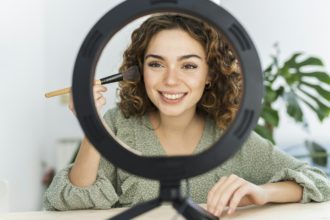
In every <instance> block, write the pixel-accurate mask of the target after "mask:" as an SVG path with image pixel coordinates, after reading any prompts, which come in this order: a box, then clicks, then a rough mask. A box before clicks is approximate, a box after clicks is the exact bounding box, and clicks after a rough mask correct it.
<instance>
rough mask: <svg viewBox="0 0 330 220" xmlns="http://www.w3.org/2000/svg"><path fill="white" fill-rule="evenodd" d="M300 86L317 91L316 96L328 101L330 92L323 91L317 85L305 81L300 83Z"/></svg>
mask: <svg viewBox="0 0 330 220" xmlns="http://www.w3.org/2000/svg"><path fill="white" fill-rule="evenodd" d="M301 84H303V85H305V86H308V87H310V88H313V89H314V90H316V91H317V93H318V94H320V95H321V96H322V97H323V98H325V99H326V100H327V101H330V91H328V90H325V89H323V88H322V87H321V86H319V85H315V84H311V83H308V82H305V81H301Z"/></svg>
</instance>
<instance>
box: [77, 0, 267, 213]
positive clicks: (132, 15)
mask: <svg viewBox="0 0 330 220" xmlns="http://www.w3.org/2000/svg"><path fill="white" fill-rule="evenodd" d="M168 11H169V12H177V13H184V14H189V15H192V16H195V17H199V18H201V19H202V20H205V21H206V22H209V23H211V24H213V26H214V27H216V28H218V30H220V31H221V32H222V33H223V34H224V35H225V36H226V38H227V39H228V40H229V42H230V43H231V44H232V46H233V47H234V50H235V52H236V54H237V56H238V59H239V61H240V64H241V70H242V73H243V80H244V84H243V85H244V86H243V87H244V91H243V97H242V100H241V105H240V109H239V111H238V114H237V115H236V117H235V119H234V121H233V122H232V123H231V125H230V126H229V128H228V129H227V130H226V132H225V133H224V134H223V136H222V137H221V138H220V139H219V140H218V141H217V142H216V143H215V144H214V146H212V147H209V148H208V149H207V150H205V151H204V152H202V153H200V154H197V155H192V156H175V157H163V156H159V157H145V156H138V155H136V154H134V153H132V152H131V151H129V150H127V149H125V148H124V147H122V146H121V145H120V144H119V143H118V142H117V141H116V140H115V139H114V138H113V137H112V136H111V135H110V134H109V132H108V130H107V129H106V128H105V127H104V125H103V123H102V121H101V119H100V118H99V116H98V113H97V110H96V107H95V104H94V99H93V92H92V91H93V90H92V87H93V83H92V82H93V80H94V74H95V73H94V72H95V68H96V64H97V61H98V59H99V57H100V54H101V52H102V50H103V49H104V47H105V46H106V44H107V43H108V42H109V40H110V39H111V38H112V37H113V36H114V35H115V34H116V33H117V32H118V31H119V30H120V29H121V28H122V27H124V26H125V25H127V24H128V23H130V22H131V21H133V20H135V19H137V18H139V17H142V16H144V15H148V14H151V13H156V12H168ZM262 75H263V72H262V68H261V64H260V61H259V57H258V54H257V52H256V49H255V46H254V45H253V43H252V40H251V39H250V37H249V35H248V34H247V33H246V31H245V30H244V28H243V27H242V25H241V24H240V23H239V22H238V21H237V20H236V19H235V18H234V17H233V16H232V15H230V14H229V13H228V12H227V11H225V10H224V9H223V8H221V7H220V6H218V5H216V4H215V3H213V2H210V1H205V0H138V1H137V0H127V1H124V2H123V3H121V4H119V5H118V6H116V7H115V8H113V9H111V10H110V11H109V12H108V13H106V14H105V15H104V16H103V17H102V18H101V19H100V20H99V21H98V22H97V23H96V24H95V25H94V27H93V28H92V29H91V30H90V32H89V33H88V35H87V37H86V38H85V40H84V42H83V44H82V46H81V48H80V50H79V53H78V56H77V59H76V63H75V67H74V73H73V84H72V90H73V91H72V92H73V100H74V105H75V109H76V111H77V117H78V120H79V122H80V125H81V127H82V128H83V130H84V132H85V134H86V136H87V137H88V139H89V140H90V142H91V143H92V144H93V145H94V146H95V147H96V148H97V150H98V151H99V152H100V153H101V154H102V155H103V156H104V157H105V158H106V159H108V160H110V161H111V162H112V163H113V164H114V165H115V166H118V167H119V168H122V169H124V170H126V171H128V172H130V173H132V174H135V175H138V176H142V177H146V178H149V179H155V180H159V181H160V182H161V183H162V182H178V181H180V180H181V179H185V178H189V177H193V176H197V175H199V174H202V173H205V172H207V171H209V170H211V169H212V168H215V167H216V166H218V165H220V164H221V163H223V162H224V161H226V160H227V159H228V158H230V157H231V156H232V155H234V153H235V152H236V151H238V150H239V148H240V147H241V145H242V144H243V142H244V141H245V139H246V138H247V136H248V134H249V133H250V131H251V130H252V129H253V128H254V126H255V125H256V123H257V120H258V117H259V113H260V110H261V100H262V96H263V77H262ZM126 217H127V216H126ZM190 217H191V216H190ZM118 219H120V218H118ZM123 219H124V218H123ZM192 219H194V218H192ZM197 219H200V218H197ZM207 219H210V218H207Z"/></svg>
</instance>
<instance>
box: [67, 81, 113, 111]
mask: <svg viewBox="0 0 330 220" xmlns="http://www.w3.org/2000/svg"><path fill="white" fill-rule="evenodd" d="M107 90H108V89H107V87H105V86H103V85H94V87H93V97H94V102H95V106H96V108H97V109H98V110H100V109H101V108H102V107H103V106H104V105H105V104H106V99H105V98H104V96H103V93H104V92H106V91H107ZM69 109H70V110H71V111H72V112H73V114H75V115H76V111H75V108H74V105H73V99H72V94H71V93H70V100H69Z"/></svg>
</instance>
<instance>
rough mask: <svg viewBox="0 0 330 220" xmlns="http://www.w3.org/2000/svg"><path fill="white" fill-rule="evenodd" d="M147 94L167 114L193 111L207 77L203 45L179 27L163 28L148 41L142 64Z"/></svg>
mask: <svg viewBox="0 0 330 220" xmlns="http://www.w3.org/2000/svg"><path fill="white" fill-rule="evenodd" d="M143 75H144V82H145V88H146V91H147V94H148V97H149V98H150V100H151V101H152V103H153V104H154V105H155V106H156V107H157V109H158V110H159V112H160V113H161V114H163V115H167V116H180V115H183V114H185V113H194V112H195V111H196V105H197V103H198V101H199V100H200V98H201V97H202V95H203V91H204V88H205V84H206V83H207V81H208V65H207V63H206V54H205V51H204V48H203V46H202V45H201V44H200V43H199V42H198V41H196V40H195V39H193V38H192V37H190V35H189V34H188V33H186V32H184V31H183V30H180V29H173V30H163V31H160V32H158V33H157V34H156V35H155V36H153V37H152V38H151V40H150V42H149V44H148V47H147V50H146V53H145V57H144V66H143Z"/></svg>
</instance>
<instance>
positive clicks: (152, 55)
mask: <svg viewBox="0 0 330 220" xmlns="http://www.w3.org/2000/svg"><path fill="white" fill-rule="evenodd" d="M149 57H153V58H156V59H160V60H165V59H164V57H162V56H160V55H156V54H147V55H146V56H145V57H144V59H145V60H146V59H147V58H149ZM192 57H195V58H198V59H200V60H202V57H200V56H198V55H197V54H187V55H183V56H181V57H179V60H180V61H181V60H184V59H189V58H192Z"/></svg>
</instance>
